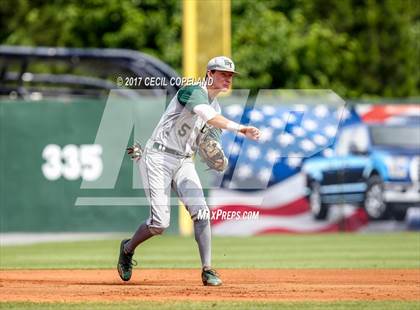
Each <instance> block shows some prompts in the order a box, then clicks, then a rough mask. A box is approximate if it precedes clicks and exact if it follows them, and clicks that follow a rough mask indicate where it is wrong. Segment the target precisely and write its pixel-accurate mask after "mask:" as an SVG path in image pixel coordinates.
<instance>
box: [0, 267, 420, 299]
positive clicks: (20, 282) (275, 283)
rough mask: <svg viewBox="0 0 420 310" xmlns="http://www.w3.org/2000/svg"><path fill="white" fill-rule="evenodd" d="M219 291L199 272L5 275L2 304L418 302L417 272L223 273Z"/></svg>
mask: <svg viewBox="0 0 420 310" xmlns="http://www.w3.org/2000/svg"><path fill="white" fill-rule="evenodd" d="M219 273H220V275H221V277H222V279H223V281H224V285H223V286H221V287H204V286H203V285H202V283H201V278H200V271H199V270H197V269H193V270H191V269H160V270H156V269H144V270H139V269H137V270H136V271H135V273H134V275H133V278H132V279H131V281H130V282H123V281H121V280H120V279H119V277H118V274H117V272H116V270H1V271H0V300H2V301H35V302H38V301H62V302H72V301H121V300H156V301H158V300H271V301H308V300H318V301H341V300H420V270H416V269H381V270H378V269H354V270H350V269H344V270H334V269H320V270H314V269H293V270H290V269H288V270H284V269H248V270H245V269H222V270H219Z"/></svg>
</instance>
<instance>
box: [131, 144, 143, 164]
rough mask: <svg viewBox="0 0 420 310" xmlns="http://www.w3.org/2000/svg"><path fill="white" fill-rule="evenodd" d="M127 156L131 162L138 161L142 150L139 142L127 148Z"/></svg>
mask: <svg viewBox="0 0 420 310" xmlns="http://www.w3.org/2000/svg"><path fill="white" fill-rule="evenodd" d="M127 154H128V156H130V157H131V159H132V160H135V161H139V160H140V158H141V156H142V155H143V149H142V148H141V145H140V143H139V142H136V143H134V144H133V145H132V146H130V147H128V148H127Z"/></svg>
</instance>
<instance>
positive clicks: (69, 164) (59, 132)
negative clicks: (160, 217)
mask: <svg viewBox="0 0 420 310" xmlns="http://www.w3.org/2000/svg"><path fill="white" fill-rule="evenodd" d="M105 106H106V100H102V101H101V100H60V99H57V100H42V101H33V102H28V101H4V100H3V101H0V146H1V147H0V171H1V175H0V206H1V222H0V224H1V225H0V231H1V232H58V231H64V232H65V231H84V232H93V231H133V230H134V229H135V228H136V227H137V225H138V224H139V223H141V222H142V221H144V220H145V219H146V218H147V217H148V216H149V210H148V208H146V207H144V206H138V205H137V206H136V202H135V200H133V199H131V198H134V199H135V198H136V197H144V192H143V190H142V189H141V188H136V187H139V186H136V185H135V183H136V182H138V181H139V180H138V179H137V178H133V169H135V168H134V167H133V163H132V162H131V160H130V159H129V158H128V157H127V156H124V151H125V147H126V145H127V143H131V141H132V139H133V126H132V125H133V124H132V122H133V121H132V120H129V121H128V124H127V121H126V120H125V119H122V118H121V119H119V117H121V115H115V114H114V115H112V114H111V115H110V114H109V113H108V116H105V115H104V111H105ZM149 107H150V111H153V112H152V113H151V115H152V114H153V115H152V116H151V117H146V118H144V119H146V120H148V121H150V122H151V123H150V124H146V125H145V126H146V127H148V128H151V127H152V124H153V122H156V121H157V117H158V116H160V114H161V111H160V109H161V108H160V109H156V113H154V109H153V104H151V105H150V106H149ZM131 108H132V107H129V108H128V109H126V112H128V113H131V114H134V113H132V112H130V109H131ZM108 112H109V111H108ZM146 113H147V111H146ZM143 115H144V111H143ZM125 116H127V115H125ZM105 117H107V118H108V119H113V120H115V121H116V122H117V123H118V122H119V121H121V124H118V125H117V126H115V127H116V128H117V129H116V130H114V131H113V132H109V131H108V132H107V133H105V134H102V138H101V137H99V135H98V129H99V128H100V125H101V120H102V119H103V118H105ZM144 119H143V123H144ZM102 123H103V122H102ZM140 127H141V126H140ZM119 128H123V129H124V130H123V131H119ZM141 130H142V129H141V128H137V131H141ZM147 134H150V133H149V132H144V133H143V134H141V133H140V134H137V135H136V137H138V138H140V139H142V141H144V139H145V136H146V135H147ZM96 138H99V140H101V139H102V140H103V141H104V144H107V143H108V142H107V141H109V142H110V143H112V142H113V141H118V142H119V144H121V145H122V147H121V148H119V149H118V154H114V155H115V156H114V155H113V156H107V155H106V154H108V153H109V152H107V150H106V147H107V146H106V145H100V144H99V145H98V143H96V144H95V139H96ZM130 139H131V140H130ZM108 147H109V143H108ZM116 159H117V161H116ZM110 167H116V169H113V170H114V172H113V173H112V174H113V175H112V176H110V175H109V173H108V172H107V171H108V170H109V168H110ZM104 177H106V178H107V179H108V181H107V182H105V183H108V184H105V183H104V181H103V179H104ZM109 180H111V181H109ZM112 183H114V184H112ZM81 187H82V188H81ZM81 197H82V198H83V197H95V199H96V200H98V199H97V198H100V197H105V198H107V199H109V198H111V199H112V197H125V198H127V199H128V200H130V199H131V200H130V201H131V203H129V205H109V204H108V205H106V203H105V204H104V205H101V203H100V202H99V203H98V201H96V203H93V205H86V203H85V204H81V205H80V206H76V205H75V203H76V201H77V199H78V198H81ZM105 201H106V200H105ZM123 204H124V203H123ZM177 211H178V210H177V207H175V208H173V210H172V219H171V228H170V229H169V230H168V231H169V232H177V231H178V227H177V225H178V224H177V223H178V212H177Z"/></svg>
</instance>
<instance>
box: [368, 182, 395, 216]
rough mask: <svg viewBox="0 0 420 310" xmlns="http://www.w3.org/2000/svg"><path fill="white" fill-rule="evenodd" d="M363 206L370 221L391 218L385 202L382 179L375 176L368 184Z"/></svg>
mask: <svg viewBox="0 0 420 310" xmlns="http://www.w3.org/2000/svg"><path fill="white" fill-rule="evenodd" d="M367 186H368V187H367V190H366V194H365V200H364V202H363V206H364V208H365V211H366V213H367V215H368V216H369V218H370V219H372V220H380V219H386V218H388V217H389V211H388V206H387V204H386V203H385V201H384V185H383V182H382V180H381V178H380V177H379V176H377V175H373V176H371V177H370V178H369V180H368V183H367Z"/></svg>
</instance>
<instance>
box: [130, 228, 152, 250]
mask: <svg viewBox="0 0 420 310" xmlns="http://www.w3.org/2000/svg"><path fill="white" fill-rule="evenodd" d="M152 236H153V234H152V233H151V232H150V230H149V228H148V227H147V224H146V223H143V224H141V225H140V226H139V228H137V230H136V232H135V233H134V235H133V237H131V240H130V241H129V242H127V243H126V244H125V246H124V251H125V252H126V253H134V250H135V249H136V248H137V246H138V245H139V244H140V243H142V242H143V241H146V240H147V239H149V238H150V237H152Z"/></svg>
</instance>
